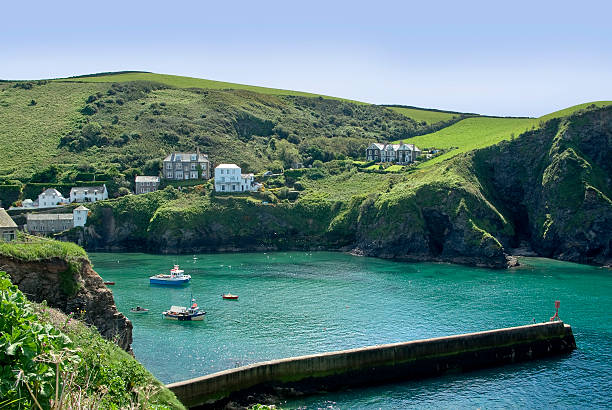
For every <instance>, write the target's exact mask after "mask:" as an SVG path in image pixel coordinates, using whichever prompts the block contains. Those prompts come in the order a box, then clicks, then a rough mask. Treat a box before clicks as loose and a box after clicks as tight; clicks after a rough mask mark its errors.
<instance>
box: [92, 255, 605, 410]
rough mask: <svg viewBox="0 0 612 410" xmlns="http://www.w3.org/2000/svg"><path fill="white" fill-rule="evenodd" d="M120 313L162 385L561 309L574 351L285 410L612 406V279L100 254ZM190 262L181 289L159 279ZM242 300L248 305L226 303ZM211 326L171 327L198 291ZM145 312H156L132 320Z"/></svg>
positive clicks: (586, 269)
mask: <svg viewBox="0 0 612 410" xmlns="http://www.w3.org/2000/svg"><path fill="white" fill-rule="evenodd" d="M90 259H91V260H92V262H93V263H94V269H96V271H97V272H98V273H99V274H100V275H101V276H102V277H103V279H104V280H109V281H115V282H116V285H115V286H113V287H111V289H112V290H113V293H114V295H115V300H116V302H117V305H118V307H119V310H121V311H122V312H124V313H125V314H126V315H127V316H128V317H129V318H130V319H131V320H132V322H133V324H134V332H133V335H134V343H133V348H134V352H135V354H136V357H137V359H138V360H140V361H141V362H142V363H143V364H144V365H145V366H146V367H147V368H148V369H149V370H150V371H151V372H152V373H153V374H154V375H155V376H157V377H158V378H159V379H160V380H162V381H163V382H166V383H168V382H173V381H178V380H184V379H188V378H192V377H197V376H200V375H204V374H208V373H212V372H215V371H219V370H224V369H228V368H232V367H236V366H242V365H245V364H250V363H254V362H258V361H262V360H269V359H275V358H282V357H288V356H296V355H303V354H311V353H318V352H325V351H333V350H341V349H347V348H352V347H361V346H368V345H374V344H381V343H393V342H400V341H408V340H414V339H422V338H428V337H436V336H445V335H451V334H459V333H467V332H474V331H480V330H486V329H494V328H500V327H508V326H517V325H522V324H528V323H532V321H533V320H534V319H535V320H536V321H545V320H548V318H549V317H550V316H552V315H553V314H554V301H555V300H560V301H561V309H560V316H561V318H562V319H563V320H564V321H565V322H567V323H569V324H571V325H572V328H573V331H574V335H575V338H576V343H577V345H578V350H577V351H575V352H574V353H572V354H571V355H568V356H564V357H559V358H555V359H547V360H539V361H534V362H530V363H522V364H516V365H512V366H506V367H501V368H495V369H488V370H483V371H478V372H472V373H465V374H452V375H447V376H445V377H442V378H435V379H428V380H422V381H417V382H404V383H396V384H388V385H383V386H376V387H372V388H366V389H354V390H350V391H343V392H332V393H327V394H322V395H318V396H311V397H306V398H304V399H301V400H293V401H290V402H284V403H279V404H280V405H281V406H282V407H283V408H309V409H310V408H315V409H316V408H338V409H348V408H351V409H352V408H363V409H370V408H371V409H379V408H382V409H397V408H410V407H417V408H423V407H447V408H448V407H485V408H492V407H530V408H532V407H538V408H542V407H549V408H550V407H558V408H568V407H571V408H576V407H589V408H593V407H595V408H597V407H601V408H604V407H610V406H612V323H611V322H610V319H611V318H612V315H611V314H610V313H609V309H610V308H612V306H611V305H612V272H611V271H610V270H607V269H602V268H597V267H591V266H584V265H576V264H571V263H564V262H559V261H553V260H546V259H537V258H523V259H522V260H521V262H522V264H523V266H522V267H521V268H518V269H513V270H507V271H494V270H488V269H480V268H471V267H465V266H459V265H450V264H433V263H401V262H393V261H385V260H380V259H374V258H363V257H355V256H350V255H345V254H339V253H329V252H313V253H304V252H288V253H267V254H266V253H259V254H244V253H242V254H213V255H181V256H174V255H172V256H169V255H149V254H139V253H91V254H90ZM175 263H179V264H180V265H181V268H183V269H185V271H186V273H189V274H190V275H191V276H192V283H191V284H190V285H188V286H185V287H181V288H166V287H159V286H150V285H149V282H148V277H149V276H151V275H153V274H155V273H160V272H165V271H168V270H169V269H170V268H171V267H172V265H173V264H175ZM227 292H231V293H234V294H238V295H239V300H238V301H228V300H223V299H222V298H221V294H222V293H227ZM192 294H193V296H194V297H195V298H196V301H197V303H198V304H199V305H200V307H201V308H202V309H203V310H205V311H207V315H206V319H205V320H204V321H203V322H199V323H178V322H174V321H168V320H163V319H162V317H161V312H162V311H163V310H166V309H167V308H169V307H170V306H171V305H182V306H187V304H188V303H189V301H190V298H191V295H192ZM137 305H139V306H143V307H146V308H148V309H150V312H149V313H148V314H130V312H129V308H130V307H133V306H137Z"/></svg>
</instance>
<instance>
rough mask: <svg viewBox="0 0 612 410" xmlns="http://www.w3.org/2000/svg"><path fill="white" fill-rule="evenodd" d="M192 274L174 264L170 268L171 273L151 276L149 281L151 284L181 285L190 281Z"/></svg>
mask: <svg viewBox="0 0 612 410" xmlns="http://www.w3.org/2000/svg"><path fill="white" fill-rule="evenodd" d="M190 280H191V275H186V274H185V271H184V270H182V269H180V268H179V266H178V265H174V267H173V268H172V269H170V274H169V275H168V274H165V273H160V274H159V275H155V276H151V277H150V278H149V283H150V284H151V285H170V286H179V285H184V284H187V283H189V281H190Z"/></svg>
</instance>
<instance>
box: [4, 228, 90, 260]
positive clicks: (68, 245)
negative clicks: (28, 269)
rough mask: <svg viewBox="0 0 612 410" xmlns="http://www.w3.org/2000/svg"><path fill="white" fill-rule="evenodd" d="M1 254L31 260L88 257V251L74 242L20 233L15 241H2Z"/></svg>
mask: <svg viewBox="0 0 612 410" xmlns="http://www.w3.org/2000/svg"><path fill="white" fill-rule="evenodd" d="M0 255H2V256H7V257H10V258H14V259H19V260H21V261H26V262H31V261H37V260H41V259H49V258H62V259H65V260H67V261H78V260H81V259H87V253H86V252H85V251H84V250H83V248H81V247H80V246H78V245H76V244H74V243H72V242H60V241H54V240H51V239H47V238H39V237H35V236H31V235H24V234H22V233H20V234H19V235H18V237H17V241H15V242H0Z"/></svg>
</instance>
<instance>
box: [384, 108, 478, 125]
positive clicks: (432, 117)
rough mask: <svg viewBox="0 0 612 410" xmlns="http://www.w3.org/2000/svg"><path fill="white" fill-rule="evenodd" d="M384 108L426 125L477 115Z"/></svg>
mask: <svg viewBox="0 0 612 410" xmlns="http://www.w3.org/2000/svg"><path fill="white" fill-rule="evenodd" d="M385 107H387V108H389V109H390V110H393V111H395V112H398V113H400V114H402V115H405V116H406V117H408V118H412V119H414V120H416V121H423V122H425V123H427V124H436V123H440V122H450V121H456V120H459V119H461V118H463V117H464V116H466V115H467V116H475V115H477V114H464V113H459V112H450V111H441V110H430V109H420V108H417V107H403V106H397V105H385Z"/></svg>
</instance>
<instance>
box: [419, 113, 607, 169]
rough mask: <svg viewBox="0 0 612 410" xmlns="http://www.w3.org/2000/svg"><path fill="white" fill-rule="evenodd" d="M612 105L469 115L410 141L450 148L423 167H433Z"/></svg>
mask: <svg viewBox="0 0 612 410" xmlns="http://www.w3.org/2000/svg"><path fill="white" fill-rule="evenodd" d="M611 104H612V101H597V102H593V103H585V104H580V105H575V106H573V107H569V108H566V109H564V110H560V111H556V112H553V113H550V114H547V115H544V116H542V117H540V118H491V117H474V118H466V119H463V120H461V121H459V122H457V123H455V124H453V125H451V126H449V127H446V128H443V129H442V130H440V131H436V132H434V133H431V134H425V135H419V136H417V137H414V138H412V139H410V142H411V143H414V144H415V145H417V146H418V147H420V148H421V149H432V148H436V149H442V150H447V152H445V153H444V154H442V155H440V156H438V157H436V158H434V159H433V160H431V161H428V162H426V163H424V164H423V165H422V166H423V167H431V166H434V165H436V164H439V163H440V162H442V161H444V160H447V159H449V158H452V157H454V156H455V155H458V154H461V153H464V152H468V151H472V150H474V149H478V148H484V147H488V146H491V145H494V144H497V143H498V142H500V141H504V140H509V139H512V138H514V137H516V136H518V135H519V134H521V133H523V132H525V131H528V130H531V129H535V128H538V127H540V126H541V124H543V123H544V122H545V121H548V120H551V119H554V118H561V117H566V116H568V115H571V114H573V113H575V112H578V111H580V110H584V109H588V108H594V107H604V106H607V105H611Z"/></svg>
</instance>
